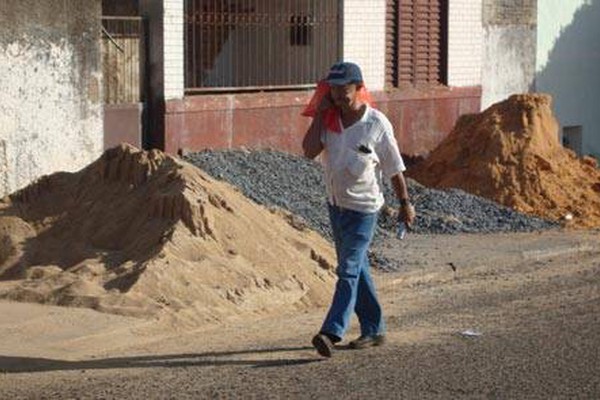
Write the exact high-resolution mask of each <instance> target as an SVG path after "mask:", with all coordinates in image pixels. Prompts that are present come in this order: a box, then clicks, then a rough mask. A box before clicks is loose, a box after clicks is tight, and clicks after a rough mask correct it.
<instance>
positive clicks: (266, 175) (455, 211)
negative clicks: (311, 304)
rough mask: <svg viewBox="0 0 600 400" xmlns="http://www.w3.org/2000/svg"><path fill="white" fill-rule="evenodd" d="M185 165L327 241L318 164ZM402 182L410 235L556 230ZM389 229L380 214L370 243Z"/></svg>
mask: <svg viewBox="0 0 600 400" xmlns="http://www.w3.org/2000/svg"><path fill="white" fill-rule="evenodd" d="M186 159H187V161H189V162H191V163H192V164H194V165H196V166H197V167H199V168H201V169H203V170H205V171H206V172H208V173H209V174H210V175H212V176H214V177H216V178H218V179H222V180H225V181H227V182H229V183H231V184H233V185H235V186H237V187H239V188H240V190H241V191H242V192H243V193H244V195H246V196H247V197H249V198H251V199H252V200H254V201H256V202H257V203H259V204H263V205H266V206H272V205H276V206H279V207H282V208H284V209H286V210H288V211H290V212H292V213H294V214H296V215H298V216H300V217H302V218H303V219H305V220H306V222H307V223H308V224H309V225H310V226H311V227H312V228H313V229H315V230H317V231H318V232H320V233H321V234H322V235H323V236H325V237H327V238H331V233H330V230H329V222H328V216H327V207H326V203H325V201H326V200H325V185H324V184H323V173H322V169H321V166H320V164H319V163H317V162H315V161H312V160H308V159H306V158H304V157H299V156H294V155H290V154H286V153H281V152H276V151H252V152H249V151H242V150H225V151H223V150H222V151H203V152H199V153H192V154H189V155H187V156H186ZM408 182H409V192H410V196H411V199H412V202H413V203H414V204H415V207H416V209H417V214H418V218H417V221H416V223H415V225H414V227H413V229H412V230H413V233H422V234H456V233H491V232H525V231H537V230H545V229H550V228H553V227H556V226H557V224H556V223H552V222H550V221H546V220H542V219H540V218H535V217H531V216H528V215H524V214H521V213H518V212H516V211H514V210H512V209H510V208H507V207H504V206H502V205H499V204H497V203H495V202H493V201H490V200H487V199H483V198H481V197H478V196H474V195H471V194H469V193H466V192H463V191H462V190H458V189H451V190H435V189H429V188H427V187H425V186H423V185H421V184H419V183H418V182H416V181H414V180H411V179H409V180H408ZM386 185H387V186H386V193H385V197H386V203H387V204H388V205H389V206H391V207H393V208H396V207H397V206H398V204H397V201H396V199H395V196H394V195H393V191H392V190H391V187H390V186H389V183H387V184H386ZM394 229H395V221H394V220H393V218H391V217H389V216H386V215H384V213H382V214H381V215H380V218H379V229H378V231H377V233H376V240H379V239H382V238H384V237H387V236H389V235H390V234H393V232H394Z"/></svg>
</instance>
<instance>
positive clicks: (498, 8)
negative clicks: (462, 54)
mask: <svg viewBox="0 0 600 400" xmlns="http://www.w3.org/2000/svg"><path fill="white" fill-rule="evenodd" d="M536 10H537V0H484V2H483V28H484V47H483V49H484V50H483V69H482V77H481V78H482V79H481V81H482V99H481V108H482V109H485V108H487V107H489V106H490V105H492V104H494V103H496V102H499V101H502V100H504V99H506V98H508V97H509V96H510V95H511V94H515V93H527V92H529V91H530V90H532V88H533V83H534V78H535V58H536V21H537V18H536Z"/></svg>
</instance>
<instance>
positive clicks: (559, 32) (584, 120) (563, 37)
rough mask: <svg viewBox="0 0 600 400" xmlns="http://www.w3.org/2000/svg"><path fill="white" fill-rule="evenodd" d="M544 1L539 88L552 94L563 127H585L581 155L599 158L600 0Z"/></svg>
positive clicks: (539, 41)
mask: <svg viewBox="0 0 600 400" xmlns="http://www.w3.org/2000/svg"><path fill="white" fill-rule="evenodd" d="M541 4H543V5H544V6H543V7H538V11H537V18H538V25H537V28H538V35H537V38H538V39H537V64H536V80H535V88H536V90H537V91H540V92H547V93H550V94H551V95H552V96H553V98H554V112H555V115H556V117H557V119H558V121H559V123H560V125H561V127H562V128H564V127H568V126H581V128H582V136H583V137H582V150H583V151H582V153H583V154H592V155H595V156H596V157H597V158H599V159H600V112H598V104H600V73H599V72H598V71H599V66H600V40H599V38H600V24H599V23H598V21H600V1H599V0H570V1H568V2H567V1H563V0H540V5H541ZM561 130H562V129H561Z"/></svg>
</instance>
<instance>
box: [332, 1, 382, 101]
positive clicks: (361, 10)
mask: <svg viewBox="0 0 600 400" xmlns="http://www.w3.org/2000/svg"><path fill="white" fill-rule="evenodd" d="M343 3H344V14H343V25H344V28H343V34H342V35H343V36H342V37H343V58H344V60H346V61H353V62H355V63H357V64H358V65H360V66H361V69H362V71H363V78H364V80H365V84H366V85H367V87H368V88H369V89H370V90H383V88H384V85H385V11H386V0H369V2H368V7H367V6H366V5H365V1H364V0H344V2H343Z"/></svg>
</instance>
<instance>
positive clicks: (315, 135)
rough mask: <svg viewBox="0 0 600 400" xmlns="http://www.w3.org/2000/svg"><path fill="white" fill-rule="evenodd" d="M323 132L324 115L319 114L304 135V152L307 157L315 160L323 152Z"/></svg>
mask: <svg viewBox="0 0 600 400" xmlns="http://www.w3.org/2000/svg"><path fill="white" fill-rule="evenodd" d="M322 131H323V113H322V112H318V113H317V115H315V117H314V118H313V120H312V123H311V124H310V127H309V128H308V130H307V131H306V134H305V135H304V140H303V141H302V150H304V156H305V157H307V158H310V159H313V158H315V157H316V156H318V155H319V154H320V153H321V151H323V143H322V142H321V133H322Z"/></svg>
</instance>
